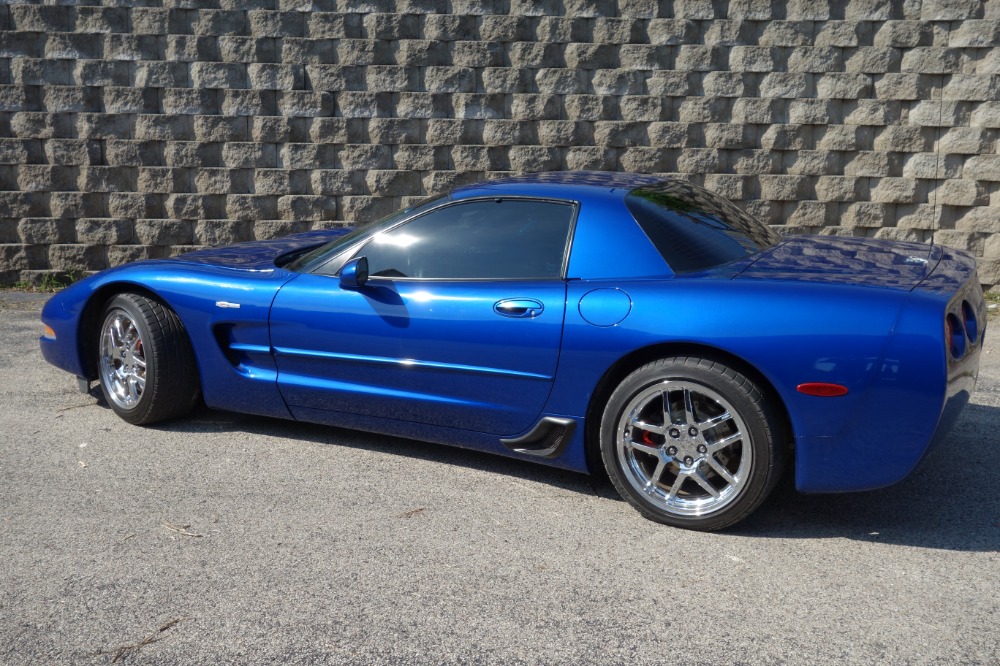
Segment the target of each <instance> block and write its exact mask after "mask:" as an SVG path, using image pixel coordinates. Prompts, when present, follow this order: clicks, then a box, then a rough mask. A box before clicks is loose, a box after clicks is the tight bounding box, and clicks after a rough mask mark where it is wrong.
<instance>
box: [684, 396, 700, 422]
mask: <svg viewBox="0 0 1000 666" xmlns="http://www.w3.org/2000/svg"><path fill="white" fill-rule="evenodd" d="M695 423H697V421H695V419H694V394H693V393H692V392H691V389H688V388H686V389H684V424H685V425H694V424H695Z"/></svg>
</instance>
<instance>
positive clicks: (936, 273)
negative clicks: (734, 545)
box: [40, 173, 986, 530]
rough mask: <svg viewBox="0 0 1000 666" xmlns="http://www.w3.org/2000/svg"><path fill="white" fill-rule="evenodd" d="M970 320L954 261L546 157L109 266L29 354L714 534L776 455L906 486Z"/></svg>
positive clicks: (952, 390) (124, 387)
mask: <svg viewBox="0 0 1000 666" xmlns="http://www.w3.org/2000/svg"><path fill="white" fill-rule="evenodd" d="M985 314H986V311H985V303H984V300H983V293H982V289H981V286H980V284H979V282H978V279H977V276H976V264H975V260H974V259H973V258H972V257H971V256H970V255H968V254H966V253H964V252H961V251H957V250H952V249H948V248H946V247H941V246H939V245H933V244H928V245H925V244H917V243H902V242H890V241H880V240H873V239H861V238H840V237H833V236H787V237H782V236H779V235H778V234H777V233H776V232H775V231H773V230H772V229H771V228H769V227H767V226H765V225H763V224H761V223H759V222H758V221H756V220H754V219H753V218H751V217H750V216H749V215H747V214H746V213H745V212H743V211H742V210H741V209H740V208H738V207H737V206H735V205H733V204H732V203H730V202H729V201H727V200H725V199H723V198H721V197H719V196H718V195H715V194H713V193H711V192H708V191H706V190H704V189H702V188H700V187H697V186H694V185H692V184H689V183H687V182H685V181H682V180H676V179H670V178H661V177H654V176H647V175H635V174H621V173H550V174H536V175H528V176H514V177H509V178H504V179H499V180H494V181H487V182H481V183H477V184H472V185H466V186H461V187H458V188H456V189H454V190H452V191H451V192H449V193H447V194H445V195H443V196H439V197H436V198H432V199H430V200H428V201H425V202H423V203H421V204H419V205H417V206H414V207H411V208H408V209H405V210H402V211H400V212H398V213H396V214H393V215H390V216H389V217H387V218H385V219H383V220H380V221H378V222H375V223H373V224H370V225H367V226H361V227H359V228H356V229H332V230H324V231H314V232H308V233H303V234H297V235H293V236H288V237H286V238H281V239H274V240H266V241H257V242H249V243H242V244H238V245H233V246H229V247H222V248H208V249H201V250H197V251H194V252H190V253H188V254H184V255H181V256H177V257H174V258H169V259H156V260H148V261H142V262H138V263H133V264H128V265H124V266H119V267H117V268H113V269H109V270H106V271H103V272H101V273H98V274H95V275H92V276H90V277H87V278H86V279H84V280H81V281H79V282H77V283H75V284H73V285H72V286H70V287H68V288H66V289H65V290H63V291H61V292H59V293H58V294H56V295H55V296H53V297H52V298H51V299H50V300H49V302H48V303H47V304H46V306H45V308H44V310H43V313H42V323H43V325H44V333H43V335H42V336H41V339H40V345H41V350H42V354H43V355H44V357H45V359H46V360H47V361H49V362H50V363H52V364H54V365H56V366H57V367H59V368H62V369H63V370H66V371H68V372H70V373H72V374H73V375H75V376H76V377H77V378H78V380H79V382H80V386H81V389H83V390H89V388H90V386H91V383H92V382H94V381H98V382H100V388H101V391H102V393H103V396H104V398H105V399H106V401H107V404H108V406H110V408H111V409H112V410H114V411H115V412H116V413H117V414H118V416H120V417H121V418H123V419H125V420H126V421H128V422H129V423H132V424H136V425H143V424H150V423H155V422H158V421H163V420H166V419H172V418H178V417H181V416H183V415H184V414H185V413H187V412H188V411H189V410H190V409H191V408H192V407H193V406H194V405H195V404H196V403H197V402H198V401H199V400H203V401H204V403H205V404H207V405H208V406H209V407H211V408H214V409H221V410H232V411H237V412H244V413H250V414H258V415H264V416H269V417H278V418H284V419H292V420H297V421H306V422H310V423H319V424H330V425H335V426H340V427H347V428H355V429H362V430H368V431H372V432H377V433H384V434H387V435H393V436H402V437H410V438H416V439H422V440H427V441H432V442H439V443H442V444H450V445H456V446H461V447H468V448H473V449H478V450H482V451H487V452H493V453H498V454H502V455H507V456H513V457H516V458H522V459H525V460H534V461H538V462H541V463H544V464H548V465H554V466H558V467H562V468H566V469H570V470H576V471H580V472H590V473H598V474H607V476H608V477H609V478H610V480H611V481H612V483H613V484H614V486H615V487H616V489H617V490H618V492H619V493H620V494H621V496H622V497H623V498H624V499H625V500H626V501H628V502H629V503H630V504H631V505H632V506H633V507H635V508H636V509H637V510H638V511H639V512H640V513H641V514H642V515H643V516H645V517H647V518H649V519H651V520H654V521H658V522H662V523H666V524H669V525H673V526H678V527H686V528H690V529H700V530H714V529H721V528H724V527H727V526H730V525H733V524H735V523H737V522H738V521H740V520H742V519H744V518H746V517H747V516H748V515H750V513H752V512H753V511H754V510H755V509H757V508H758V507H759V506H760V505H761V503H762V502H763V501H764V500H765V498H766V497H767V496H768V494H769V493H770V491H771V490H772V489H773V488H774V486H775V484H776V482H777V481H778V478H779V476H780V475H781V474H782V472H783V470H784V468H785V467H786V463H788V464H790V466H791V470H790V472H791V473H793V474H794V479H795V485H796V487H797V488H798V489H799V490H800V491H803V492H843V491H856V490H865V489H871V488H878V487H881V486H886V485H889V484H892V483H895V482H897V481H899V480H901V479H903V478H904V477H906V476H907V475H908V474H909V473H910V472H911V471H912V470H913V469H914V468H915V467H916V466H917V464H918V463H919V462H920V461H921V459H923V457H924V456H925V454H926V453H927V452H928V450H929V449H930V448H931V447H932V445H933V443H934V442H935V441H938V440H940V439H942V437H943V435H944V434H945V433H946V432H947V431H948V429H949V427H950V426H951V425H952V424H953V423H954V422H955V420H956V417H957V416H958V414H959V412H960V411H961V409H962V407H963V406H964V405H965V403H966V402H967V401H968V399H969V396H970V394H971V392H972V390H973V388H974V387H975V382H976V377H977V373H978V365H979V355H980V351H981V348H982V342H983V337H984V334H985V327H986V316H985ZM387 441H389V440H387Z"/></svg>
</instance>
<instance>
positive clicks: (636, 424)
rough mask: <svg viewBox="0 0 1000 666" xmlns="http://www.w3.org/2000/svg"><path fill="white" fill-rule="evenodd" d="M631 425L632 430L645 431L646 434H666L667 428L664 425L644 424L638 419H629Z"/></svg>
mask: <svg viewBox="0 0 1000 666" xmlns="http://www.w3.org/2000/svg"><path fill="white" fill-rule="evenodd" d="M631 423H632V427H633V428H638V429H639V430H645V431H646V432H655V433H656V434H657V435H665V434H666V433H667V426H665V425H656V424H655V423H646V422H645V421H640V420H639V419H631Z"/></svg>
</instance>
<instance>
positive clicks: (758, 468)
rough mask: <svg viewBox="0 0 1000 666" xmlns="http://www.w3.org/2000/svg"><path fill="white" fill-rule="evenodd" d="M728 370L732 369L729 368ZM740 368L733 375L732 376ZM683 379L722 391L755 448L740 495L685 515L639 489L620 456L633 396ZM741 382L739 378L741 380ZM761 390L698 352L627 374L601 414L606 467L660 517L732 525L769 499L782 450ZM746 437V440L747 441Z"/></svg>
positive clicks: (634, 500) (644, 508) (635, 500)
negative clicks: (620, 427) (623, 427)
mask: <svg viewBox="0 0 1000 666" xmlns="http://www.w3.org/2000/svg"><path fill="white" fill-rule="evenodd" d="M727 371H728V374H727ZM731 374H735V378H738V379H735V378H734V377H732V376H730V375H731ZM670 380H679V381H685V382H691V383H695V384H699V385H702V386H704V387H706V388H708V389H711V390H712V391H715V392H716V393H718V394H719V395H721V396H722V397H723V398H724V399H725V400H726V401H727V402H728V403H729V404H730V405H731V406H732V407H733V409H735V410H736V411H737V413H738V414H739V416H740V418H741V419H742V420H743V424H744V425H745V426H746V429H747V434H748V436H749V439H750V442H749V446H750V449H751V452H752V459H751V461H750V470H749V472H748V475H749V477H748V479H747V483H746V485H745V486H744V487H743V489H742V490H741V491H740V494H739V496H738V497H736V498H735V499H734V500H732V501H731V502H729V503H728V504H726V505H725V506H723V507H721V508H720V509H718V510H716V511H713V512H711V513H708V514H705V515H703V516H682V515H677V514H673V513H670V512H668V511H666V510H664V509H663V508H661V507H659V506H657V505H656V504H654V503H652V502H651V501H650V500H649V499H648V498H647V497H646V496H645V495H644V494H643V493H641V492H639V491H638V490H636V489H635V488H634V487H633V486H632V484H631V483H630V481H629V480H628V478H627V477H626V475H625V472H624V471H623V470H622V468H621V461H620V459H619V457H618V424H619V421H620V420H621V418H622V415H623V413H624V410H625V408H626V407H627V406H628V404H629V403H630V402H631V401H632V400H633V398H634V397H635V396H636V395H638V394H639V393H641V392H642V391H644V390H646V389H647V388H649V387H650V386H653V385H655V384H659V383H661V382H663V381H670ZM738 382H739V383H738ZM754 394H756V395H757V396H758V398H759V397H760V395H761V394H760V391H759V390H758V389H757V387H756V386H755V385H754V384H753V383H752V382H750V381H749V380H748V379H747V378H746V377H743V376H742V375H740V374H738V373H733V371H732V370H730V369H729V368H728V367H726V366H722V365H720V364H717V363H713V362H711V361H706V360H703V359H694V358H669V359H663V360H661V361H657V362H654V363H651V364H648V365H646V366H643V367H641V368H639V369H638V370H636V371H635V372H633V373H632V374H630V375H629V376H628V377H626V378H625V379H624V380H623V381H622V383H621V384H620V385H619V386H618V388H617V389H615V391H614V392H613V393H612V394H611V398H610V399H609V400H608V403H607V405H606V407H605V410H604V414H603V417H602V419H601V430H600V449H601V458H602V460H603V462H604V467H605V469H606V470H607V473H608V476H609V477H610V478H611V482H612V483H613V484H614V486H615V488H616V489H617V490H618V492H619V494H621V495H622V497H623V498H624V499H626V501H628V502H629V503H630V504H632V505H633V506H634V507H635V508H636V509H638V510H639V512H640V513H641V514H642V515H643V516H645V517H647V518H649V519H651V520H654V521H656V522H661V523H665V524H668V525H673V526H677V527H685V528H688V529H698V530H715V529H720V528H722V527H726V526H728V525H731V524H733V523H735V522H738V521H739V520H742V519H743V518H744V517H746V516H747V515H749V514H750V513H751V512H752V511H753V510H754V509H756V508H757V507H758V506H759V505H760V503H761V502H762V501H763V500H764V497H765V496H766V494H767V492H768V491H769V490H770V487H771V486H772V485H773V481H774V479H773V478H772V477H773V476H774V474H775V472H774V470H775V468H776V467H777V466H776V465H775V464H774V463H775V457H776V456H777V455H778V452H777V450H776V447H775V445H774V443H773V439H774V436H775V434H776V430H775V428H774V427H773V423H770V421H771V420H772V419H771V417H770V415H769V414H768V412H767V410H766V409H762V407H763V402H760V403H758V402H755V401H754V400H753V398H752V396H753V395H754ZM746 445H747V443H746V442H744V446H746Z"/></svg>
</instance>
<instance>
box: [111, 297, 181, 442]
mask: <svg viewBox="0 0 1000 666" xmlns="http://www.w3.org/2000/svg"><path fill="white" fill-rule="evenodd" d="M102 322H103V323H102V324H101V330H100V337H99V338H98V349H97V368H98V372H99V374H100V380H101V391H102V392H103V393H104V397H105V399H106V400H107V402H108V405H110V406H111V409H113V410H114V411H115V413H116V414H118V416H120V417H122V418H123V419H125V420H126V421H128V422H129V423H134V424H148V423H155V422H157V421H163V420H166V419H171V418H176V417H178V416H183V415H184V414H186V413H187V412H188V411H190V409H191V408H192V407H193V406H194V404H195V402H196V401H197V399H198V395H199V386H198V372H197V368H196V367H195V363H194V354H193V352H192V351H191V344H190V342H189V341H188V337H187V332H186V331H185V330H184V326H183V325H182V324H181V321H180V319H179V318H178V317H177V315H176V314H175V313H174V312H173V311H172V310H170V308H168V307H166V306H165V305H163V304H162V303H160V302H159V301H156V300H154V299H151V298H147V297H146V296H142V295H139V294H119V295H117V296H115V297H114V298H112V299H111V300H110V301H109V302H108V304H107V305H106V306H105V308H104V316H103V318H102Z"/></svg>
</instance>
